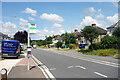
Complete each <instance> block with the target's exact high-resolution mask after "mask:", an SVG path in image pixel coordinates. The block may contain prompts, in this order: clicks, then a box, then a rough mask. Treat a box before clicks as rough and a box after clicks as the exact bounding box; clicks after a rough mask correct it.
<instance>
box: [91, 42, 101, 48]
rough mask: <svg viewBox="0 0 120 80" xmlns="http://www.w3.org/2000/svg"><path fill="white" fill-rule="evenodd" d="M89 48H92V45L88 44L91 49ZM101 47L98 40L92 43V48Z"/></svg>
mask: <svg viewBox="0 0 120 80" xmlns="http://www.w3.org/2000/svg"><path fill="white" fill-rule="evenodd" d="M91 48H92V46H91V45H89V49H91ZM101 48H102V45H101V43H100V42H96V43H93V49H94V50H97V49H101Z"/></svg>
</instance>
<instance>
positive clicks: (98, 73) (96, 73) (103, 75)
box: [94, 72, 107, 78]
mask: <svg viewBox="0 0 120 80" xmlns="http://www.w3.org/2000/svg"><path fill="white" fill-rule="evenodd" d="M94 73H95V74H97V75H99V76H102V77H105V78H107V76H106V75H103V74H101V73H99V72H94Z"/></svg>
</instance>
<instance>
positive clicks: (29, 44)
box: [28, 23, 30, 70]
mask: <svg viewBox="0 0 120 80" xmlns="http://www.w3.org/2000/svg"><path fill="white" fill-rule="evenodd" d="M29 46H30V40H29V23H28V47H29ZM28 70H30V65H29V57H28Z"/></svg>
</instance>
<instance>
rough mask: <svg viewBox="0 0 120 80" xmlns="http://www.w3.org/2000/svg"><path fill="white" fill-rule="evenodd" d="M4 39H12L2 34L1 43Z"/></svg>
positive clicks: (0, 35) (0, 36)
mask: <svg viewBox="0 0 120 80" xmlns="http://www.w3.org/2000/svg"><path fill="white" fill-rule="evenodd" d="M2 39H10V37H8V35H6V34H3V33H0V43H1V42H2Z"/></svg>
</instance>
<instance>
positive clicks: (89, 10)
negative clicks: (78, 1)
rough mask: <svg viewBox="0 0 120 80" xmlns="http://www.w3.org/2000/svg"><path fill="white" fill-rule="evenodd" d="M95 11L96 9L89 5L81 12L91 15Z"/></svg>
mask: <svg viewBox="0 0 120 80" xmlns="http://www.w3.org/2000/svg"><path fill="white" fill-rule="evenodd" d="M95 12H96V10H95V9H94V7H89V8H86V9H85V10H84V12H83V13H84V15H85V16H92V15H93V14H94V13H95Z"/></svg>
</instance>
